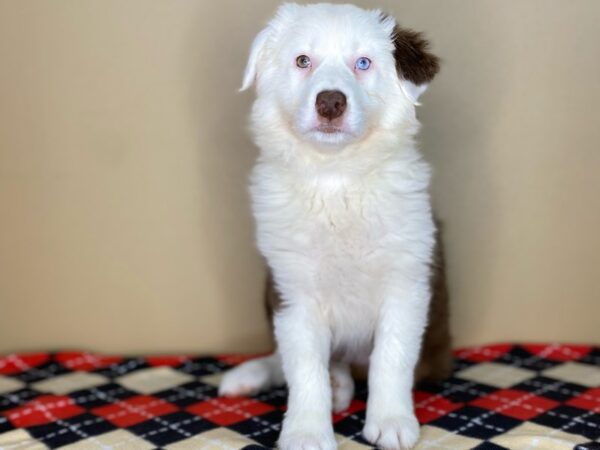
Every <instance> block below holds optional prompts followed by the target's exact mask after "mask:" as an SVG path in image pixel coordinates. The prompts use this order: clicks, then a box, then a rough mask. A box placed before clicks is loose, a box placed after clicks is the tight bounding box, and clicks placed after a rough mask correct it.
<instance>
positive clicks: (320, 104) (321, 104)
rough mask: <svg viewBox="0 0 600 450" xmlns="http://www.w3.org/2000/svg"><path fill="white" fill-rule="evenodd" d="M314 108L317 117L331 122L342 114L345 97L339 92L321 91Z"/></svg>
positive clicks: (344, 106) (344, 107) (344, 108)
mask: <svg viewBox="0 0 600 450" xmlns="http://www.w3.org/2000/svg"><path fill="white" fill-rule="evenodd" d="M315 106H316V108H317V113H319V116H321V117H324V118H326V119H329V120H333V119H336V118H337V117H340V116H341V115H342V114H344V111H345V110H346V96H345V95H344V93H343V92H340V91H322V92H319V94H318V95H317V101H316V104H315Z"/></svg>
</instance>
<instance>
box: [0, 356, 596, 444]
mask: <svg viewBox="0 0 600 450" xmlns="http://www.w3.org/2000/svg"><path fill="white" fill-rule="evenodd" d="M455 356H456V363H455V370H454V374H453V376H452V377H451V378H449V379H448V380H446V381H444V382H443V383H440V384H430V385H423V386H419V387H418V389H416V390H415V392H414V398H415V409H416V413H417V417H418V419H419V421H420V422H421V424H422V429H421V440H420V442H419V444H418V446H417V448H418V449H450V450H458V449H472V448H476V449H489V450H492V449H569V450H571V449H574V448H577V449H578V450H592V449H599V448H600V443H598V440H599V438H600V348H598V347H591V346H572V345H571V346H569V345H524V344H522V345H511V344H504V345H491V346H485V347H474V348H467V349H461V350H457V351H456V352H455ZM245 358H246V357H241V356H229V355H225V356H223V355H221V356H211V357H196V356H189V355H185V356H146V357H136V358H130V357H121V356H104V355H97V354H92V353H85V352H59V353H36V354H14V355H8V356H5V357H0V448H1V449H3V450H4V449H6V450H8V449H23V450H25V449H48V448H51V449H54V448H64V449H173V450H175V449H229V450H232V449H241V448H244V449H247V450H251V449H252V450H257V449H264V448H272V447H273V446H274V445H275V442H276V440H277V436H278V434H279V431H280V427H281V421H282V418H283V413H284V411H285V401H286V391H285V389H284V388H277V389H272V390H270V391H268V392H264V393H261V394H260V395H256V396H254V397H246V398H233V399H225V398H219V397H218V395H217V386H218V383H219V379H220V377H221V376H222V374H223V372H224V371H225V370H227V369H228V368H230V367H232V366H234V365H236V364H239V363H240V362H242V361H243V360H244V359H245ZM366 398H367V391H366V386H365V385H364V384H360V383H359V384H358V386H357V390H356V398H355V399H354V401H353V402H352V404H351V405H350V407H349V409H348V410H347V411H344V412H343V413H341V414H336V415H334V416H333V423H334V426H335V432H336V437H337V438H338V441H339V446H340V448H341V449H348V450H351V449H366V448H371V447H370V446H369V445H368V444H367V443H366V442H365V441H364V440H362V438H361V430H362V428H363V425H364V417H365V405H366V403H365V402H366Z"/></svg>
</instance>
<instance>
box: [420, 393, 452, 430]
mask: <svg viewBox="0 0 600 450" xmlns="http://www.w3.org/2000/svg"><path fill="white" fill-rule="evenodd" d="M414 403H415V414H416V415H417V419H418V420H419V423H420V424H425V423H428V422H431V421H432V420H435V419H437V418H439V417H442V416H445V415H446V414H448V413H449V412H452V411H454V410H456V409H459V408H461V407H462V406H463V404H462V403H453V402H451V401H450V400H448V399H446V398H444V397H441V396H440V395H439V394H431V393H429V392H423V391H416V392H415V393H414Z"/></svg>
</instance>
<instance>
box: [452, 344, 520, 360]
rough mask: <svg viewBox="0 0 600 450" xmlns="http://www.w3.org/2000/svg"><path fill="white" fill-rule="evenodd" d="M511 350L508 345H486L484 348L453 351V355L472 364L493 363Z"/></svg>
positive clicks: (511, 346) (510, 346)
mask: <svg viewBox="0 0 600 450" xmlns="http://www.w3.org/2000/svg"><path fill="white" fill-rule="evenodd" d="M512 348H513V345H510V344H497V345H486V346H485V347H472V348H465V349H459V350H455V351H454V355H455V356H457V357H459V358H460V359H466V360H468V361H473V362H489V361H493V360H495V359H497V358H499V357H501V356H502V355H504V354H505V353H508V352H509V351H510V350H511V349H512Z"/></svg>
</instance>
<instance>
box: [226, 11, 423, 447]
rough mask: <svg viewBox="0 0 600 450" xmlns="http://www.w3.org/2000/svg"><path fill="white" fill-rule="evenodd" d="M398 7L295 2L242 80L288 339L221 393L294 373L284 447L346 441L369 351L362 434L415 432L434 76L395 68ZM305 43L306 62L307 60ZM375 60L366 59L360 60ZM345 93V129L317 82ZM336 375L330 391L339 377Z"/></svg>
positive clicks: (263, 231)
mask: <svg viewBox="0 0 600 450" xmlns="http://www.w3.org/2000/svg"><path fill="white" fill-rule="evenodd" d="M394 25H395V23H394V21H393V19H391V18H388V19H385V20H383V21H382V20H381V18H380V12H379V11H366V10H362V9H359V8H357V7H354V6H351V5H329V4H316V5H309V6H299V5H295V4H286V5H283V6H282V7H280V8H279V10H278V11H277V14H276V16H275V18H274V19H272V21H271V22H270V23H269V24H268V26H267V27H266V29H264V30H263V31H261V32H260V34H259V35H258V36H257V38H256V39H255V41H254V43H253V45H252V49H251V54H250V58H249V61H248V67H247V69H246V74H245V77H244V83H243V89H246V88H248V87H250V86H251V85H252V84H256V90H257V98H256V101H255V103H254V107H253V110H252V129H253V131H254V135H255V140H256V142H257V144H258V146H259V147H260V150H261V153H260V157H259V158H258V161H257V163H256V166H255V168H254V171H253V173H252V178H251V194H252V199H253V211H254V215H255V218H256V224H257V241H258V247H259V249H260V251H261V252H262V254H263V255H264V256H265V258H266V259H267V261H268V264H269V266H270V267H271V269H272V271H273V274H274V278H275V281H276V285H277V287H278V289H279V291H280V292H281V295H282V298H283V302H284V304H283V307H282V308H281V309H280V310H279V311H278V313H277V314H276V315H275V318H274V327H275V336H276V340H277V347H278V350H277V353H276V354H274V355H272V356H270V357H267V358H264V359H260V360H255V361H251V362H248V363H246V364H243V365H241V366H239V367H237V368H236V369H234V370H233V371H231V372H229V373H228V374H226V375H225V377H224V379H223V382H222V385H221V393H222V394H223V395H239V394H249V393H252V392H255V391H257V390H260V389H264V388H266V387H268V386H270V385H272V384H276V383H282V382H283V381H284V379H285V382H287V385H288V387H289V400H288V411H287V414H286V416H285V419H284V424H283V428H282V432H281V436H280V439H279V444H278V445H279V447H280V448H282V449H285V450H291V449H304V450H307V449H311V450H318V449H321V450H325V449H334V448H336V442H335V439H334V434H333V428H332V424H331V410H332V409H334V410H342V409H345V408H346V407H347V406H348V404H349V402H350V400H351V398H352V395H353V391H354V386H353V382H352V378H351V377H350V373H349V368H348V364H349V363H351V362H356V363H369V399H368V405H367V415H366V424H365V427H364V436H365V438H366V439H367V440H368V441H370V442H372V443H373V444H376V445H377V446H379V447H381V448H384V449H401V448H402V449H404V448H410V447H412V446H413V445H414V444H415V443H416V441H417V439H418V435H419V427H418V422H417V420H416V418H415V415H414V411H413V403H412V396H411V389H412V386H413V371H414V367H415V365H416V363H417V359H418V355H419V351H420V345H421V337H422V334H423V331H424V328H425V325H426V316H427V311H428V305H429V300H430V288H429V277H430V263H431V258H432V249H433V245H434V224H433V221H432V216H431V210H430V202H429V196H428V193H427V189H428V184H429V178H430V171H429V167H428V165H427V164H426V163H425V162H424V161H423V160H422V158H421V155H420V154H419V152H418V151H417V149H416V147H415V143H414V140H413V138H414V135H415V134H416V132H417V130H418V122H417V120H416V118H415V107H414V105H415V104H416V101H417V97H418V95H419V94H420V93H422V91H423V90H424V88H425V86H414V85H412V84H411V83H408V82H406V81H404V80H402V79H400V78H399V77H398V74H397V72H396V67H395V61H394V57H393V48H394V47H393V43H392V40H391V34H392V32H393V27H394ZM298 55H308V56H309V57H310V58H311V61H312V64H313V65H312V67H311V68H310V70H306V69H300V68H298V67H297V66H296V58H297V57H298ZM363 56H365V57H368V58H369V59H370V60H371V61H372V65H371V67H370V68H369V70H367V71H364V72H363V71H360V72H359V71H358V70H357V69H355V68H354V62H355V61H356V59H357V58H359V57H363ZM323 90H339V91H342V92H343V93H344V94H345V95H346V97H347V104H348V106H347V110H346V112H345V113H344V116H343V124H342V125H341V126H340V130H339V131H338V132H335V133H324V132H320V131H318V130H317V129H316V128H315V127H316V125H317V124H318V117H317V113H316V110H315V98H316V95H317V94H318V93H319V92H321V91H323ZM332 386H333V389H332Z"/></svg>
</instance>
